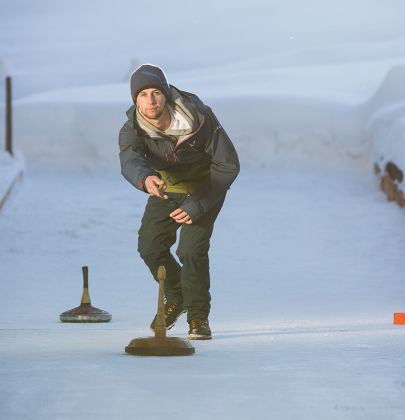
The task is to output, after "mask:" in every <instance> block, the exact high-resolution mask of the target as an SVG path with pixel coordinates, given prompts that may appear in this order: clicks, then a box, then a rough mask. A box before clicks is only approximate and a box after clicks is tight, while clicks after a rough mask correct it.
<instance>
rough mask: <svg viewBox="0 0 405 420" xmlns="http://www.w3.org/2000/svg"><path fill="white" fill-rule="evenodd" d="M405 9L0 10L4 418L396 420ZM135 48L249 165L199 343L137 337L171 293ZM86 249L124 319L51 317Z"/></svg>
mask: <svg viewBox="0 0 405 420" xmlns="http://www.w3.org/2000/svg"><path fill="white" fill-rule="evenodd" d="M151 17H153V19H151ZM404 21H405V6H404V4H403V1H402V0H392V1H390V2H388V3H383V2H380V1H377V0H376V1H370V0H359V1H356V2H351V1H349V0H340V1H331V2H324V1H321V0H309V1H306V2H298V1H296V0H286V1H284V2H282V3H280V2H278V1H273V0H271V1H267V0H252V1H250V2H248V3H238V2H234V1H230V0H224V1H221V2H218V1H215V0H207V1H205V2H204V7H201V3H198V4H197V3H196V4H195V5H194V4H193V3H190V2H189V1H185V0H178V1H177V2H176V3H175V4H173V3H170V2H164V1H160V0H158V1H157V2H154V3H153V4H152V3H147V2H143V3H142V4H140V3H139V2H133V1H132V0H117V1H116V2H114V6H112V5H111V3H110V2H107V1H105V2H103V1H95V0H89V1H86V2H80V1H79V0H72V1H70V2H69V3H66V2H62V1H60V0H38V1H36V2H29V1H27V0H15V1H13V2H9V4H7V5H2V8H1V13H0V74H1V75H5V74H11V75H12V76H13V81H14V97H15V101H14V113H13V116H14V133H15V147H16V148H17V149H18V150H21V152H22V154H23V155H24V156H25V158H26V160H27V169H26V172H25V175H24V182H23V184H22V186H21V187H20V188H17V189H16V190H15V191H14V194H12V195H11V196H10V198H9V199H8V201H7V203H6V204H5V206H4V207H3V209H2V210H1V211H0V281H1V284H2V292H1V294H0V342H1V344H2V345H1V346H0V378H1V379H0V418H1V419H3V418H4V419H7V420H8V419H11V420H14V419H18V420H19V419H29V420H37V419H38V420H39V419H44V418H50V419H69V420H70V419H72V418H75V419H86V420H88V419H118V420H121V419H125V418H129V417H134V418H137V419H142V420H143V419H147V420H149V419H157V418H161V417H162V416H165V418H167V419H174V418H187V419H207V418H212V417H213V416H216V417H217V418H218V419H221V420H222V419H248V418H253V419H268V418H274V419H277V420H279V419H281V420H283V419H286V420H290V419H294V420H295V419H297V418H299V419H305V420H307V419H308V420H309V419H311V420H313V419H322V420H323V419H325V420H326V419H328V420H329V419H339V420H340V419H354V420H363V419H364V420H370V419H371V420H374V419H375V420H380V419H390V420H391V419H394V420H395V419H402V418H403V417H404V415H405V404H404V402H403V397H404V393H405V381H404V377H405V376H404V375H405V359H404V357H405V356H404V346H405V329H404V328H403V327H402V326H395V325H393V322H392V317H393V313H394V312H396V311H401V312H405V282H404V274H403V273H404V272H405V262H404V261H405V260H404V258H403V255H404V244H405V239H404V238H405V235H404V234H405V225H404V213H403V210H401V209H400V208H399V207H396V206H394V205H392V204H390V203H388V202H387V201H386V199H385V197H384V195H383V194H382V193H381V192H380V191H379V186H378V180H377V178H376V177H375V176H374V174H373V171H372V167H373V163H375V162H378V163H379V165H380V166H381V169H382V170H384V167H385V165H386V164H387V163H388V162H395V163H396V164H397V165H398V166H399V167H400V168H402V169H405V147H404V144H405V130H404V127H405V124H404V118H405V114H404V112H405V105H404V104H405V101H404V97H405V96H404V95H405V30H404V25H403V22H404ZM168 34H169V35H170V34H173V37H172V39H171V38H170V36H168ZM141 62H153V63H156V64H159V65H161V66H162V67H163V68H164V69H165V70H166V73H167V75H168V78H169V82H170V83H172V84H174V85H176V86H178V87H179V88H181V89H185V90H189V91H192V92H195V93H197V94H199V96H200V97H201V98H202V99H203V100H204V101H206V102H207V103H208V104H209V105H210V106H212V108H213V109H214V111H215V113H216V114H217V115H218V117H219V119H220V120H221V122H222V123H223V126H224V127H225V129H226V131H227V132H228V133H229V134H230V137H231V138H232V140H233V141H234V143H235V145H236V147H237V149H238V152H239V155H240V158H241V162H242V171H241V174H240V176H239V178H238V179H237V181H236V182H235V184H234V186H232V189H231V191H230V193H229V196H228V198H227V201H226V204H225V207H224V209H223V211H222V212H221V214H220V216H219V219H218V222H217V224H216V228H215V232H214V237H213V241H212V247H211V273H212V295H213V302H212V303H213V309H212V314H211V317H210V321H211V326H212V329H213V335H214V339H213V340H212V341H210V342H197V343H195V347H196V354H195V355H194V356H190V357H185V358H138V357H132V356H128V355H126V354H125V353H124V347H125V346H126V345H127V344H128V342H129V341H130V340H131V339H132V338H134V337H142V336H147V335H149V334H150V332H149V331H148V326H149V324H150V321H151V318H152V317H153V315H154V312H155V309H156V308H155V307H156V298H157V296H156V295H157V289H156V284H155V283H154V282H153V281H152V280H151V279H150V274H149V273H148V271H147V270H146V268H145V266H144V265H143V263H142V261H141V260H140V258H139V256H138V255H137V252H136V247H137V229H138V227H139V223H140V218H141V216H142V213H143V207H144V205H145V200H146V195H143V194H142V193H140V192H138V191H134V190H133V188H132V187H131V186H130V185H129V184H128V183H126V181H124V180H123V178H122V177H121V176H120V169H119V164H118V146H117V135H118V130H119V128H120V127H121V125H122V124H123V122H124V120H125V110H126V109H127V108H128V107H129V106H130V102H131V99H130V97H129V86H128V80H127V79H128V75H129V73H130V72H131V70H132V69H133V68H134V67H135V66H137V65H138V64H139V63H141ZM3 93H4V86H3V85H0V94H1V97H2V98H3V96H4V95H3ZM2 102H3V100H2ZM3 110H4V108H0V114H1V115H3ZM3 121H4V118H0V132H4V126H3ZM16 156H17V158H16V159H11V158H10V157H9V156H8V155H6V154H5V153H3V152H1V153H0V187H1V188H2V190H0V198H1V197H2V195H4V192H3V191H4V190H6V189H7V188H8V186H9V185H10V183H11V182H12V181H11V179H13V177H14V176H15V171H16V169H18V170H20V169H23V168H24V159H23V158H22V155H21V154H19V153H17V154H16ZM397 186H398V188H400V189H401V188H402V189H403V186H402V184H401V183H398V184H397ZM82 265H88V266H89V270H90V294H91V297H92V301H93V304H94V305H95V306H97V307H99V308H102V309H105V310H107V311H109V312H111V313H112V315H113V320H112V322H111V323H108V324H99V325H88V324H87V325H86V324H84V325H72V324H62V323H60V322H59V321H58V316H59V314H60V313H61V312H63V311H65V310H67V309H70V308H73V307H75V306H77V305H78V304H79V301H80V297H81V286H82V279H81V266H82ZM186 333H187V324H186V321H185V319H184V318H182V319H180V320H179V322H178V324H177V325H176V327H175V328H174V329H173V330H172V331H171V332H170V335H172V336H174V335H177V336H181V337H185V336H186Z"/></svg>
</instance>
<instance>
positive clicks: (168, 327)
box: [149, 310, 187, 332]
mask: <svg viewBox="0 0 405 420" xmlns="http://www.w3.org/2000/svg"><path fill="white" fill-rule="evenodd" d="M186 312H187V311H186V310H183V311H181V312H180V313H179V314H178V315H177V318H176V319H175V320H174V322H172V323H171V324H170V325H168V326H167V327H166V331H169V330H170V329H172V328H173V327H174V325H175V324H176V322H177V320H178V319H179V318H180V316H181V315H183V314H185V313H186ZM149 328H150V330H151V331H153V332H155V330H154V329H153V328H152V327H149Z"/></svg>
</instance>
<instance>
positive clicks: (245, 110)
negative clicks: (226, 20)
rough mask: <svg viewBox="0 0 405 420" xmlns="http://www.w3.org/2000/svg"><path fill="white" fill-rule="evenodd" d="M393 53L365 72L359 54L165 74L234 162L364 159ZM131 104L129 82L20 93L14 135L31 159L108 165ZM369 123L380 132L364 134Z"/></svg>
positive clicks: (389, 84) (387, 102)
mask: <svg viewBox="0 0 405 420" xmlns="http://www.w3.org/2000/svg"><path fill="white" fill-rule="evenodd" d="M397 61H399V59H398V60H397V59H395V60H388V61H378V60H377V61H375V62H373V63H372V70H368V69H369V67H370V63H363V62H360V63H342V64H339V65H337V64H333V65H322V66H311V67H291V68H282V69H280V68H272V67H266V66H265V64H266V63H261V65H262V67H258V66H253V69H250V70H247V69H245V68H244V67H243V65H241V67H234V68H233V70H232V71H231V69H229V68H228V69H227V67H226V66H225V67H222V68H221V69H219V68H218V67H212V68H209V69H208V68H206V69H204V74H202V71H194V72H191V71H190V72H187V73H184V72H178V73H173V74H171V75H170V77H169V81H170V82H171V83H172V84H174V85H176V86H179V87H181V88H183V89H185V90H188V91H192V92H196V93H197V94H199V95H200V96H201V98H202V99H203V100H204V101H205V102H206V103H207V104H209V105H210V106H211V107H212V108H213V109H214V111H215V113H216V114H217V115H218V117H219V119H220V121H221V122H222V124H223V126H224V127H225V129H226V130H227V131H228V133H229V135H230V137H231V138H232V140H233V141H234V143H235V145H236V147H237V149H238V151H239V152H240V157H241V161H242V163H243V164H255V165H259V166H262V167H265V166H267V165H268V164H270V163H273V162H274V161H278V160H280V159H284V160H290V161H291V160H308V159H309V160H316V161H336V160H337V161H345V162H351V163H352V164H355V165H362V166H365V165H368V164H369V163H370V161H371V155H372V149H373V147H374V146H373V143H374V142H375V141H376V138H381V137H383V138H385V136H386V134H385V132H384V130H387V128H388V126H389V125H390V124H391V121H385V120H382V119H380V120H379V121H380V126H381V127H377V126H376V124H375V123H374V122H371V123H368V120H369V118H370V116H373V120H372V121H375V120H376V115H380V114H381V113H384V112H385V111H386V110H387V109H388V110H390V109H391V108H392V106H393V105H395V104H396V101H397V99H398V98H397V97H395V96H393V95H392V94H390V93H389V92H390V91H391V90H393V91H395V89H397V90H400V84H401V83H402V80H401V79H400V78H398V77H396V76H395V74H396V71H397V70H398V69H401V68H402V67H400V66H396V67H395V66H394V64H393V63H395V62H397ZM404 63H405V58H404ZM393 74H394V76H395V77H393V76H392V75H393ZM249 80H250V82H249ZM382 80H383V82H382V83H381V81H382ZM380 84H381V86H380V87H379V85H380ZM397 86H398V87H397ZM376 91H377V93H376V94H374V92H376ZM370 98H371V99H370ZM130 105H131V98H130V94H129V87H128V83H125V84H116V85H101V86H88V87H82V88H73V89H61V90H56V91H50V92H45V93H42V94H37V95H33V96H29V97H26V98H21V99H19V100H18V101H16V103H15V120H16V124H15V126H16V128H15V132H16V138H17V142H18V144H19V145H20V147H21V148H22V149H23V150H24V153H25V154H26V156H27V158H28V159H32V160H59V161H65V162H73V163H74V162H76V163H77V162H80V163H91V162H108V163H109V164H117V162H118V159H117V153H118V146H117V138H118V131H119V129H120V127H121V126H122V124H123V123H124V121H125V119H126V116H125V111H126V109H127V108H128V107H129V106H130ZM376 130H377V131H378V130H380V132H384V133H383V134H381V135H380V134H379V135H378V136H377V137H373V136H374V131H376Z"/></svg>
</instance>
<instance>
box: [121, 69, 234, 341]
mask: <svg viewBox="0 0 405 420" xmlns="http://www.w3.org/2000/svg"><path fill="white" fill-rule="evenodd" d="M130 86H131V94H132V99H133V101H134V104H135V105H134V106H132V107H131V108H130V109H129V110H128V111H127V116H128V121H127V122H126V123H125V124H124V126H123V127H122V128H121V131H120V135H119V145H120V161H121V172H122V174H123V176H124V177H125V178H126V179H127V180H128V181H129V182H130V183H131V184H132V185H133V186H134V187H135V188H137V189H139V190H141V191H144V192H146V193H149V195H150V197H149V199H148V202H147V205H146V208H145V213H144V216H143V218H142V223H141V227H140V229H139V239H138V251H139V253H140V256H141V257H142V258H143V260H144V261H145V263H146V265H147V266H148V267H149V269H150V271H151V273H152V274H153V276H154V278H155V280H157V268H158V266H159V265H164V266H165V268H166V281H165V302H166V303H165V320H166V328H167V329H170V328H171V327H173V325H174V324H175V322H176V320H177V318H178V317H179V316H180V315H181V314H183V313H185V312H187V321H188V323H189V327H190V328H189V335H188V336H189V338H190V339H210V338H211V330H210V327H209V322H208V315H209V312H210V301H211V296H210V292H209V289H210V275H209V261H208V250H209V245H210V238H211V234H212V231H213V227H214V222H215V219H216V217H217V215H218V213H219V211H220V209H221V207H222V204H223V202H224V199H225V195H226V192H227V190H228V189H229V187H230V185H231V184H232V182H233V181H234V179H235V178H236V176H237V175H238V173H239V160H238V156H237V153H236V151H235V148H234V147H233V145H232V143H231V141H230V139H229V137H228V136H227V134H226V133H225V131H224V129H223V128H222V127H221V125H220V124H219V122H218V120H217V119H216V117H215V115H214V114H213V112H212V111H211V109H210V108H209V107H208V106H206V105H204V104H203V103H202V102H201V100H200V99H199V98H198V97H197V96H196V95H194V94H191V93H188V92H184V91H181V90H179V89H177V88H176V87H174V86H172V85H169V84H168V82H167V79H166V76H165V74H164V73H163V71H162V70H161V69H160V68H159V67H157V66H154V65H151V64H143V65H141V66H140V67H139V68H138V69H136V70H135V71H134V72H133V73H132V75H131V79H130ZM179 228H181V230H180V239H179V245H178V249H177V256H178V257H179V260H180V263H181V264H179V263H178V262H177V260H176V259H175V258H174V257H173V255H172V254H171V253H170V247H171V246H172V245H173V244H174V243H175V242H176V232H177V230H178V229H179ZM155 322H156V316H155V319H154V320H153V321H152V324H151V329H152V330H154V327H155Z"/></svg>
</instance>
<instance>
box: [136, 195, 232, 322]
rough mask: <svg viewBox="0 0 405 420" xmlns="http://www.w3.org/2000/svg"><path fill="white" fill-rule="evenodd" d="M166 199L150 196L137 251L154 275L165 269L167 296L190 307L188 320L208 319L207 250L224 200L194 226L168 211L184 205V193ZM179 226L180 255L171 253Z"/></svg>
mask: <svg viewBox="0 0 405 420" xmlns="http://www.w3.org/2000/svg"><path fill="white" fill-rule="evenodd" d="M167 195H168V196H169V198H168V199H167V200H163V199H161V198H158V197H154V196H151V197H149V199H148V202H147V204H146V208H145V213H144V215H143V218H142V223H141V227H140V229H139V238H138V251H139V254H140V256H141V257H142V259H143V260H144V261H145V263H146V265H147V266H148V267H149V269H150V271H151V273H152V275H153V277H154V278H155V280H157V268H158V266H159V265H164V266H165V268H166V282H165V297H166V300H167V301H168V302H175V303H177V304H179V305H182V306H183V308H184V309H186V310H187V319H188V320H191V319H203V318H207V317H208V315H209V312H210V308H211V304H210V302H211V295H210V292H209V289H210V273H209V258H208V250H209V247H210V238H211V235H212V231H213V228H214V222H215V219H216V218H217V216H218V213H219V211H220V210H221V207H222V204H223V202H224V199H222V200H221V201H220V202H219V203H218V204H216V205H215V206H214V207H213V208H212V209H211V210H210V211H209V212H208V213H206V214H205V215H204V216H202V217H201V218H200V219H199V220H198V221H197V222H195V223H192V224H191V225H187V224H179V223H177V222H175V221H174V220H173V219H172V218H171V217H169V214H170V213H171V212H172V211H173V210H176V209H177V208H179V207H180V206H181V202H182V201H183V200H184V199H185V198H186V195H185V194H177V193H168V194H167ZM179 228H180V238H179V244H178V248H177V252H176V254H177V256H178V257H179V260H180V264H179V263H178V262H177V260H176V259H175V258H174V256H173V255H172V254H171V252H170V248H171V246H172V245H173V244H174V243H175V242H176V233H177V230H178V229H179Z"/></svg>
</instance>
